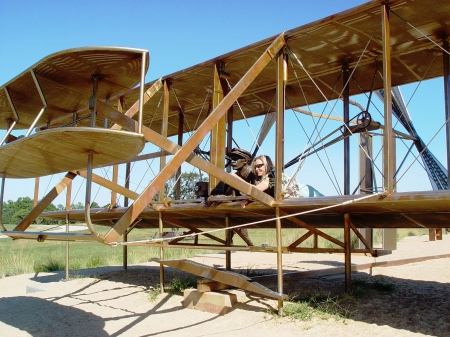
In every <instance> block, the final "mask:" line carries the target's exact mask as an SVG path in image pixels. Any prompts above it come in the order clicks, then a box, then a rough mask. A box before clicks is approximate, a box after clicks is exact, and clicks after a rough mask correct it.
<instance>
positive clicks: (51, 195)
mask: <svg viewBox="0 0 450 337" xmlns="http://www.w3.org/2000/svg"><path fill="white" fill-rule="evenodd" d="M76 176H77V175H76V174H75V173H73V172H68V173H67V174H66V175H65V176H64V178H63V179H61V181H60V182H59V183H58V184H56V186H55V187H53V188H52V189H51V190H50V192H48V193H47V195H46V196H45V197H44V198H42V200H41V201H39V203H38V204H37V205H36V206H35V207H33V209H32V210H31V211H30V213H28V214H27V215H26V216H25V218H23V219H22V221H21V222H20V223H19V224H18V225H17V226H16V227H15V228H14V229H13V231H24V230H26V229H27V228H28V227H29V226H30V225H31V223H32V222H33V221H34V220H35V219H36V218H37V217H38V216H39V215H40V214H41V213H42V212H44V211H45V209H46V208H47V207H48V206H49V205H50V204H51V203H52V201H53V200H55V198H56V197H57V196H58V195H59V194H60V193H61V192H62V191H64V189H65V188H66V187H67V185H69V184H70V183H71V181H72V180H73V179H75V177H76Z"/></svg>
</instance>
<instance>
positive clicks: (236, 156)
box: [227, 148, 252, 170]
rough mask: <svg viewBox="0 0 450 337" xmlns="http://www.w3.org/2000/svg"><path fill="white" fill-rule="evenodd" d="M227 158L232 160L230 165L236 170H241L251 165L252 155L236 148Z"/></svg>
mask: <svg viewBox="0 0 450 337" xmlns="http://www.w3.org/2000/svg"><path fill="white" fill-rule="evenodd" d="M227 158H228V159H229V160H230V165H231V167H233V169H234V170H240V169H242V168H243V167H244V166H246V165H249V164H250V161H251V159H252V155H251V154H250V152H248V151H246V150H244V149H240V148H234V149H232V150H231V151H230V152H228V153H227Z"/></svg>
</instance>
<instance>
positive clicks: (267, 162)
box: [252, 155, 273, 177]
mask: <svg viewBox="0 0 450 337" xmlns="http://www.w3.org/2000/svg"><path fill="white" fill-rule="evenodd" d="M272 170H273V164H272V160H271V159H270V157H269V156H264V155H262V156H258V157H255V159H253V162H252V171H253V173H254V174H255V176H256V177H262V176H264V175H266V174H267V173H269V172H270V171H272Z"/></svg>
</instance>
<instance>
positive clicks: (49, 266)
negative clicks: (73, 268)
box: [34, 259, 66, 273]
mask: <svg viewBox="0 0 450 337" xmlns="http://www.w3.org/2000/svg"><path fill="white" fill-rule="evenodd" d="M65 268H66V264H65V263H64V262H62V261H60V260H56V259H50V260H49V261H46V262H43V263H37V264H36V265H35V266H34V272H35V273H49V272H53V271H60V270H64V269H65Z"/></svg>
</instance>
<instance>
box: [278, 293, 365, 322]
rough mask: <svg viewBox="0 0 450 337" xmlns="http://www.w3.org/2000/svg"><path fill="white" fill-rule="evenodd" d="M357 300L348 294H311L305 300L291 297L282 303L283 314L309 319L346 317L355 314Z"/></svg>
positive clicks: (291, 317) (290, 317) (301, 319)
mask: <svg viewBox="0 0 450 337" xmlns="http://www.w3.org/2000/svg"><path fill="white" fill-rule="evenodd" d="M356 307H357V302H356V301H355V299H354V298H353V297H351V296H348V295H343V296H330V294H327V295H326V296H311V297H310V298H309V299H307V300H296V297H295V296H294V297H291V299H290V300H288V301H286V302H285V303H284V309H283V315H284V317H287V318H289V319H292V320H300V321H310V320H312V319H314V318H319V319H329V318H334V319H336V320H340V319H343V320H345V319H347V318H350V317H351V316H353V315H355V314H356Z"/></svg>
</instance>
